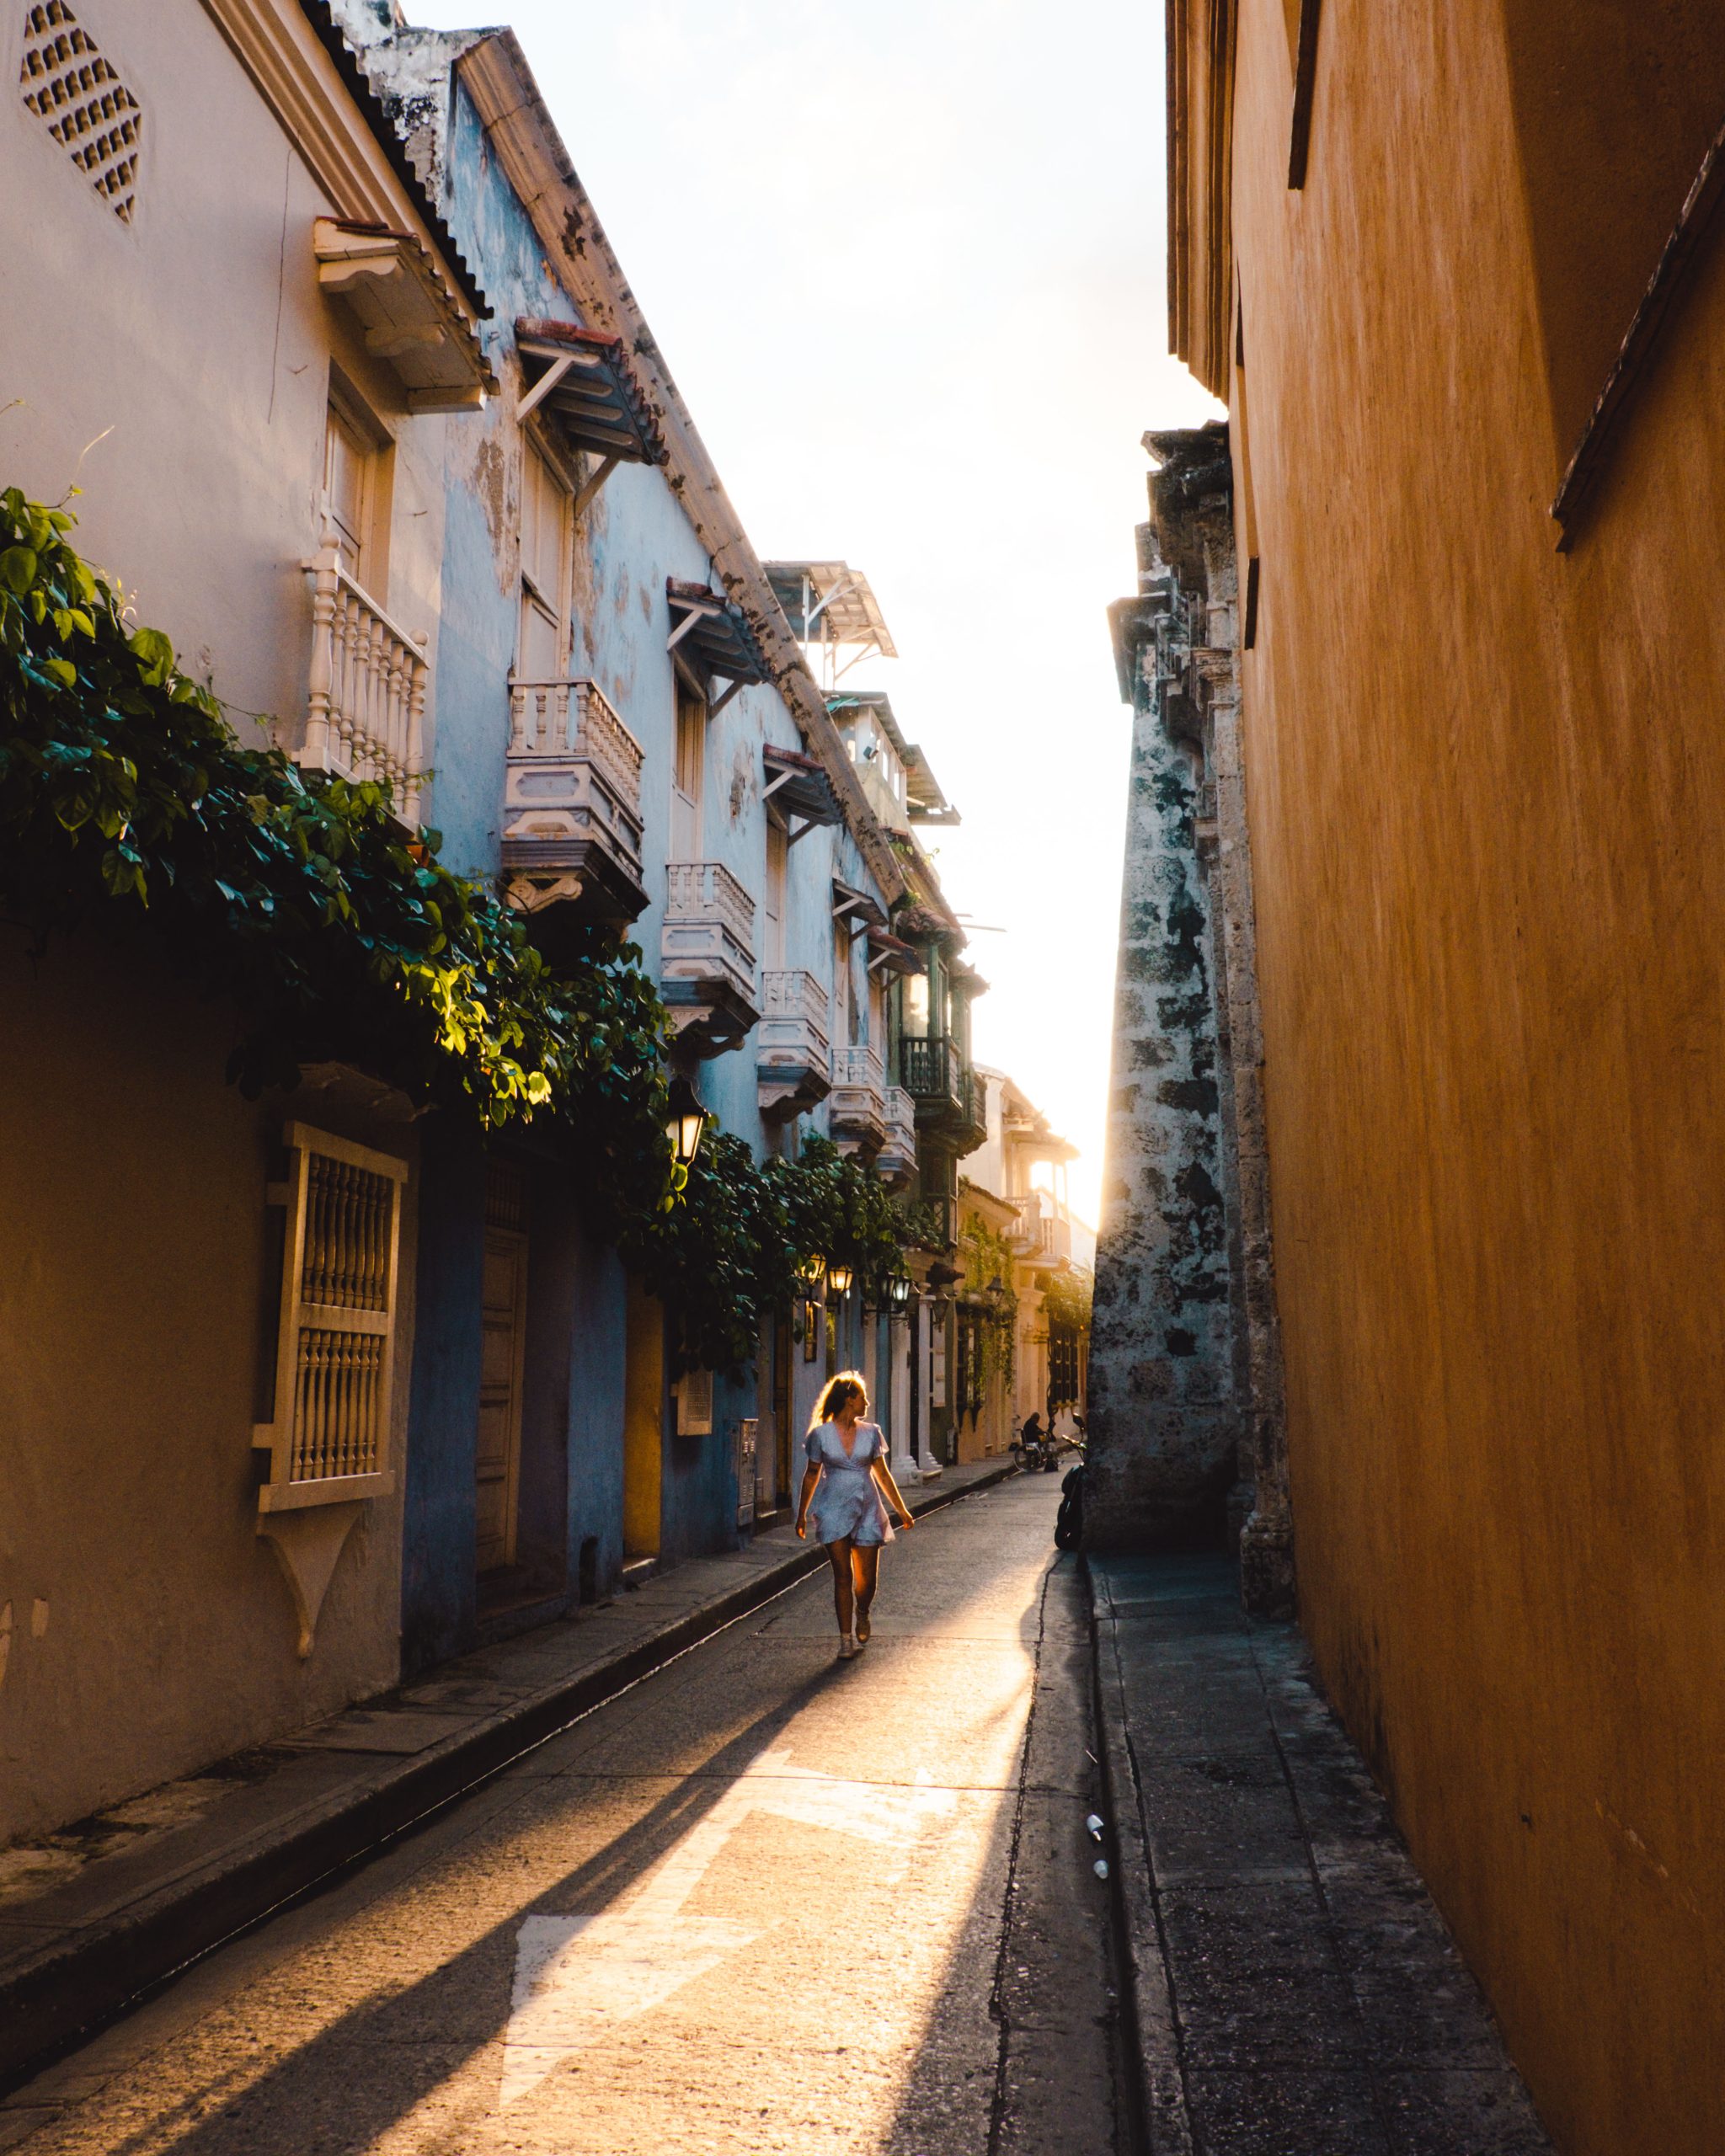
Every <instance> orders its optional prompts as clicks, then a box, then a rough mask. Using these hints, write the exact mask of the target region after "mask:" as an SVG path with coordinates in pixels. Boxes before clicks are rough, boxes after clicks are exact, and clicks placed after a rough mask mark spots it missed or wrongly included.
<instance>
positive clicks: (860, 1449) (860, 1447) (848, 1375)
mask: <svg viewBox="0 0 1725 2156" xmlns="http://www.w3.org/2000/svg"><path fill="white" fill-rule="evenodd" d="M867 1409H868V1386H867V1385H864V1384H863V1380H862V1379H861V1378H860V1377H858V1376H857V1373H856V1371H855V1370H841V1371H840V1372H839V1374H838V1375H837V1376H836V1378H830V1379H829V1380H827V1384H826V1388H825V1390H824V1391H823V1392H822V1394H821V1396H820V1400H819V1401H817V1402H816V1404H815V1409H814V1418H813V1420H812V1421H811V1422H809V1436H808V1438H807V1441H806V1442H807V1449H808V1454H809V1470H808V1472H807V1473H806V1474H805V1475H804V1477H803V1489H802V1494H801V1495H800V1497H798V1500H797V1532H798V1534H799V1535H801V1536H802V1537H803V1538H804V1540H807V1539H808V1534H809V1508H810V1505H811V1503H812V1505H813V1507H814V1534H815V1539H816V1540H817V1541H819V1542H820V1544H821V1545H822V1546H823V1548H824V1549H825V1551H826V1556H827V1561H828V1562H829V1563H830V1565H831V1566H832V1599H833V1607H834V1609H835V1610H836V1612H837V1614H838V1620H839V1656H840V1658H841V1660H848V1659H849V1658H850V1657H851V1656H852V1655H853V1654H856V1653H857V1652H860V1651H861V1649H862V1648H863V1646H864V1645H865V1644H866V1643H867V1641H868V1630H869V1626H868V1612H869V1610H870V1609H872V1608H873V1603H874V1589H875V1586H876V1584H877V1582H879V1577H880V1550H881V1545H882V1544H883V1543H885V1542H890V1541H891V1540H892V1539H893V1530H892V1522H891V1521H890V1519H889V1518H888V1517H887V1514H888V1509H889V1508H890V1509H891V1510H892V1511H893V1512H894V1513H897V1515H898V1518H899V1524H900V1526H901V1527H914V1526H915V1525H916V1522H915V1521H914V1520H913V1519H912V1518H911V1513H910V1510H909V1508H907V1506H906V1505H905V1501H904V1499H903V1498H902V1497H900V1495H899V1490H898V1485H897V1484H896V1483H895V1481H893V1478H892V1471H891V1470H890V1469H889V1467H888V1465H887V1464H886V1440H885V1438H884V1437H883V1436H882V1435H881V1431H880V1425H879V1423H878V1422H863V1421H862V1420H861V1419H860V1418H861V1417H862V1416H863V1414H864V1413H865V1412H867Z"/></svg>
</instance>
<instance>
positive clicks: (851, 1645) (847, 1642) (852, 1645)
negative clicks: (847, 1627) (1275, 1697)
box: [839, 1632, 863, 1662]
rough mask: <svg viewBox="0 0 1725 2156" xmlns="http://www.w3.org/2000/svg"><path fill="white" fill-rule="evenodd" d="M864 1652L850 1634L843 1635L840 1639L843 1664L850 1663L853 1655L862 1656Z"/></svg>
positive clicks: (840, 1655)
mask: <svg viewBox="0 0 1725 2156" xmlns="http://www.w3.org/2000/svg"><path fill="white" fill-rule="evenodd" d="M862 1652H863V1650H862V1648H861V1647H859V1646H857V1642H856V1641H855V1639H854V1638H853V1637H852V1635H851V1634H850V1633H849V1632H846V1633H843V1634H841V1636H840V1639H839V1660H840V1661H841V1662H848V1661H849V1660H850V1659H851V1657H852V1655H855V1654H861V1653H862Z"/></svg>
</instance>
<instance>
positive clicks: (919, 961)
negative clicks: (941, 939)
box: [868, 928, 928, 974]
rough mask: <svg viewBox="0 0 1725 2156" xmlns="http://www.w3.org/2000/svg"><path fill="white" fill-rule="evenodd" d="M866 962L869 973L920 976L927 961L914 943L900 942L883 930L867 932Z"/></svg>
mask: <svg viewBox="0 0 1725 2156" xmlns="http://www.w3.org/2000/svg"><path fill="white" fill-rule="evenodd" d="M868 948H869V951H870V953H871V954H872V955H871V956H870V958H869V961H868V970H869V972H870V973H872V974H873V973H887V974H922V973H927V970H928V964H927V960H926V959H925V958H923V955H922V953H921V952H920V951H919V950H918V949H917V948H916V945H915V944H914V943H906V942H902V941H901V940H900V938H899V937H896V936H893V935H889V933H888V931H886V930H885V929H884V928H871V929H870V930H869V931H868Z"/></svg>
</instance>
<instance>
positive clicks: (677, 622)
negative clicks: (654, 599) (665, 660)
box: [665, 576, 768, 682]
mask: <svg viewBox="0 0 1725 2156" xmlns="http://www.w3.org/2000/svg"><path fill="white" fill-rule="evenodd" d="M665 604H666V605H667V606H669V607H670V646H669V648H670V649H671V650H673V651H684V652H687V653H688V654H690V656H691V657H692V659H696V660H697V661H698V662H699V664H701V665H702V666H703V667H704V668H705V669H706V670H707V671H708V674H716V675H721V676H722V677H723V678H724V680H727V681H733V682H735V681H765V680H766V679H767V678H768V674H767V665H766V660H765V659H763V658H762V657H761V647H760V645H759V644H757V643H756V641H755V634H754V632H753V630H751V629H750V627H749V623H748V621H747V618H746V617H745V615H744V612H743V610H742V608H741V607H740V606H738V605H736V603H735V602H734V600H729V599H727V598H726V597H725V595H724V593H723V592H722V591H714V590H712V589H711V587H710V586H708V585H707V584H686V583H684V582H682V581H681V579H679V578H676V577H674V576H668V577H667V578H666V579H665Z"/></svg>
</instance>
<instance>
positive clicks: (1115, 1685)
mask: <svg viewBox="0 0 1725 2156" xmlns="http://www.w3.org/2000/svg"><path fill="white" fill-rule="evenodd" d="M1082 1569H1083V1573H1084V1585H1085V1589H1086V1592H1087V1595H1088V1598H1089V1602H1090V1649H1091V1664H1090V1666H1091V1674H1092V1684H1093V1695H1092V1696H1093V1704H1094V1707H1095V1713H1096V1737H1097V1749H1098V1750H1099V1751H1100V1753H1101V1754H1102V1757H1101V1758H1100V1760H1099V1761H1098V1763H1097V1764H1099V1766H1100V1768H1101V1769H1102V1785H1103V1801H1104V1803H1105V1805H1106V1806H1107V1812H1108V1819H1109V1822H1111V1825H1112V1828H1113V1840H1114V1870H1113V1885H1114V1917H1115V1921H1116V1924H1118V1926H1119V1939H1120V1943H1121V1948H1122V1954H1121V1961H1122V1965H1123V1966H1122V1970H1121V1974H1122V1976H1123V1978H1124V1984H1123V1989H1124V1994H1125V1996H1124V2000H1123V2002H1122V2004H1124V2007H1125V2009H1126V2036H1127V2046H1126V2048H1127V2052H1128V2055H1129V2061H1130V2063H1131V2064H1133V2065H1135V2067H1136V2068H1137V2074H1138V2100H1139V2107H1140V2108H1139V2116H1140V2118H1142V2119H1143V2121H1145V2125H1146V2131H1147V2134H1148V2139H1149V2146H1150V2148H1151V2151H1152V2156H1193V2149H1194V2143H1193V2137H1192V2116H1191V2113H1190V2111H1188V2108H1187V2103H1186V2087H1185V2079H1184V2076H1183V2073H1182V2071H1181V2066H1180V2050H1179V2039H1178V2035H1177V2033H1176V2030H1175V2025H1174V2002H1173V1999H1172V1994H1171V1993H1170V1992H1169V1989H1168V1967H1167V1960H1166V1958H1165V1956H1164V1954H1163V1950H1162V1916H1161V1913H1160V1911H1159V1909H1158V1908H1157V1906H1156V1885H1155V1880H1156V1872H1155V1868H1154V1866H1153V1865H1152V1863H1151V1854H1150V1836H1149V1833H1148V1831H1147V1829H1146V1824H1145V1816H1144V1801H1143V1796H1142V1793H1141V1791H1140V1787H1139V1781H1138V1767H1137V1763H1136V1761H1135V1758H1134V1757H1133V1753H1132V1740H1131V1735H1130V1731H1129V1730H1128V1727H1127V1724H1126V1706H1125V1698H1124V1690H1123V1688H1122V1685H1121V1681H1120V1668H1119V1660H1118V1657H1116V1656H1115V1654H1114V1651H1113V1646H1112V1641H1110V1643H1109V1644H1108V1646H1107V1647H1105V1646H1104V1644H1103V1623H1104V1620H1103V1617H1102V1616H1101V1615H1100V1614H1099V1613H1098V1611H1097V1599H1096V1577H1095V1575H1094V1574H1093V1573H1092V1571H1091V1569H1090V1565H1089V1562H1088V1561H1085V1562H1084V1564H1083V1567H1082Z"/></svg>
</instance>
